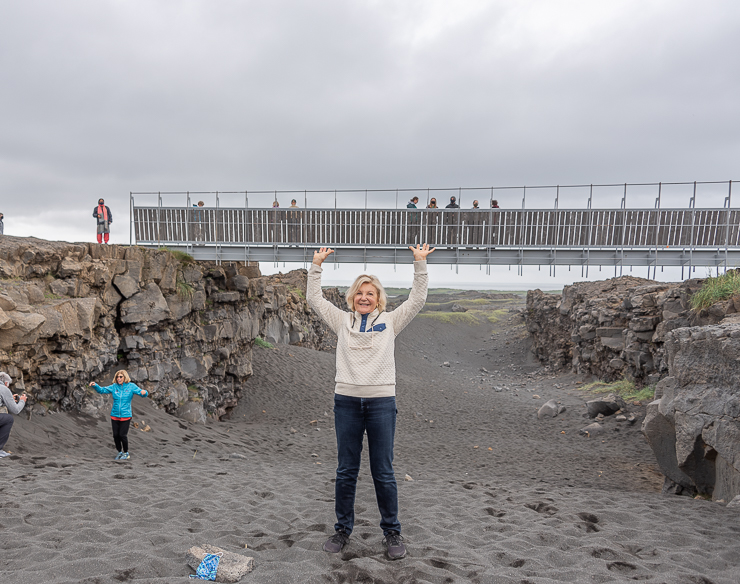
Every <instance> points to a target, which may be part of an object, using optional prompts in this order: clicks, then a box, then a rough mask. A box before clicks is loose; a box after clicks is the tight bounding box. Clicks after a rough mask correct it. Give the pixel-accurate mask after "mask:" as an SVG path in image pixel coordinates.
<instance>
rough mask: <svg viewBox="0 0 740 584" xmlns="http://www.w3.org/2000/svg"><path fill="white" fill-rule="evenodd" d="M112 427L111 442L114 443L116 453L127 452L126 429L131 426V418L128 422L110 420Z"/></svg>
mask: <svg viewBox="0 0 740 584" xmlns="http://www.w3.org/2000/svg"><path fill="white" fill-rule="evenodd" d="M110 422H111V425H112V426H113V441H114V442H115V443H116V450H118V452H128V427H129V426H130V425H131V418H129V419H128V420H111V421H110Z"/></svg>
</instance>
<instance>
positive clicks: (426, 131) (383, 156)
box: [0, 0, 740, 241]
mask: <svg viewBox="0 0 740 584" xmlns="http://www.w3.org/2000/svg"><path fill="white" fill-rule="evenodd" d="M739 16H740V5H738V4H737V3H736V2H732V1H730V0H727V1H719V2H712V3H703V4H701V6H699V5H697V4H696V3H694V2H689V1H686V0H684V1H673V2H668V1H647V2H645V1H643V2H619V3H594V2H588V1H577V2H576V1H562V2H559V1H558V2H554V1H545V0H541V1H530V2H513V1H512V2H495V3H492V2H465V1H461V2H455V3H454V4H453V3H449V2H442V1H439V2H433V1H423V2H422V1H417V2H403V3H398V2H391V1H369V0H368V1H365V2H346V1H340V0H333V1H332V0H330V1H324V2H310V1H286V2H272V1H266V0H263V1H256V2H254V1H253V2H238V1H228V0H226V1H224V0H220V1H219V2H205V1H162V2H148V1H146V2H145V1H133V2H116V1H101V0H87V1H82V0H79V1H66V2H64V3H61V2H60V3H57V2H42V1H39V0H30V1H25V2H23V3H20V2H12V3H11V2H6V3H2V5H0V55H1V56H0V74H1V75H2V79H3V80H4V83H3V85H4V88H5V89H4V91H3V92H1V93H0V109H1V110H2V111H3V119H4V122H3V131H2V133H0V192H2V204H1V205H2V207H1V208H0V210H2V211H3V212H4V213H5V215H6V232H8V233H13V232H14V231H13V230H14V224H15V225H16V226H19V225H21V224H24V225H25V224H29V225H30V224H32V223H33V222H34V217H38V214H37V210H38V209H43V210H44V211H45V212H47V213H49V214H50V216H52V217H53V216H54V212H55V210H56V211H57V212H58V213H62V212H64V214H65V215H64V216H65V224H64V226H63V227H62V226H60V225H58V224H54V223H51V224H49V226H48V231H50V232H51V235H47V236H49V237H51V238H55V237H54V236H53V234H54V233H56V234H58V235H57V237H64V238H70V237H72V238H74V237H75V236H73V235H69V233H71V231H70V230H73V232H74V233H75V234H81V235H77V237H87V238H89V237H91V235H90V236H89V237H88V235H87V233H88V232H90V233H92V227H91V218H89V217H88V216H89V214H90V212H91V209H90V210H88V207H90V208H91V207H92V205H94V203H95V201H96V199H97V197H98V196H100V195H102V196H105V198H106V200H107V201H108V202H110V203H111V206H113V207H114V208H115V210H116V211H118V212H119V216H121V217H124V216H125V215H126V214H127V205H128V193H129V191H137V190H155V191H156V190H244V189H250V190H257V189H304V188H305V189H317V188H327V189H333V188H396V187H425V186H433V187H434V186H457V185H463V186H484V185H492V184H493V185H500V184H553V183H569V182H577V183H582V182H611V181H616V182H624V181H629V182H633V181H658V180H663V181H666V180H667V181H671V180H713V179H730V178H737V160H738V159H740V158H739V155H740V138H739V136H740V133H739V132H738V130H740V124H739V123H738V113H737V107H736V101H737V95H738V94H739V93H740V92H739V91H738V90H739V89H740V87H738V85H740V71H739V70H738V69H739V65H738V57H737V55H738V50H737V49H738V46H737V38H738V32H740V30H739V29H740V18H738V17H739ZM75 211H76V212H77V213H79V222H75V221H74V220H73V219H71V217H74V212H75ZM114 212H115V211H114ZM118 226H119V227H120V228H121V229H122V228H123V225H122V224H120V223H119V225H118ZM74 230H77V231H74ZM24 234H25V233H24ZM119 236H120V237H121V239H120V240H121V241H123V240H124V239H123V237H122V235H120V234H116V233H115V232H114V239H116V238H117V237H119ZM126 240H127V234H126Z"/></svg>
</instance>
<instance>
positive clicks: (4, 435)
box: [0, 414, 13, 450]
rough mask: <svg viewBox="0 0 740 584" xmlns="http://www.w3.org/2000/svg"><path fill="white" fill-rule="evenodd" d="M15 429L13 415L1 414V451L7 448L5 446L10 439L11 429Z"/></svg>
mask: <svg viewBox="0 0 740 584" xmlns="http://www.w3.org/2000/svg"><path fill="white" fill-rule="evenodd" d="M12 427H13V416H12V414H0V450H2V449H3V448H5V444H7V442H8V438H10V429H11V428H12Z"/></svg>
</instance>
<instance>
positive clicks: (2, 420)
mask: <svg viewBox="0 0 740 584" xmlns="http://www.w3.org/2000/svg"><path fill="white" fill-rule="evenodd" d="M12 381H13V380H12V379H11V377H10V375H8V374H7V373H5V372H0V458H5V457H6V456H10V453H9V452H5V450H4V448H5V444H6V443H7V442H8V438H10V429H11V428H12V427H13V416H12V415H11V414H16V415H17V414H20V413H21V410H22V409H23V406H25V405H26V399H27V398H26V394H25V393H24V394H21V395H20V396H19V395H18V394H14V393H11V391H10V389H8V388H9V386H10V383H11V382H12Z"/></svg>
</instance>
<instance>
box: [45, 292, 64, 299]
mask: <svg viewBox="0 0 740 584" xmlns="http://www.w3.org/2000/svg"><path fill="white" fill-rule="evenodd" d="M44 298H46V299H47V300H61V299H62V298H64V296H59V294H52V293H51V292H44Z"/></svg>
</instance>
